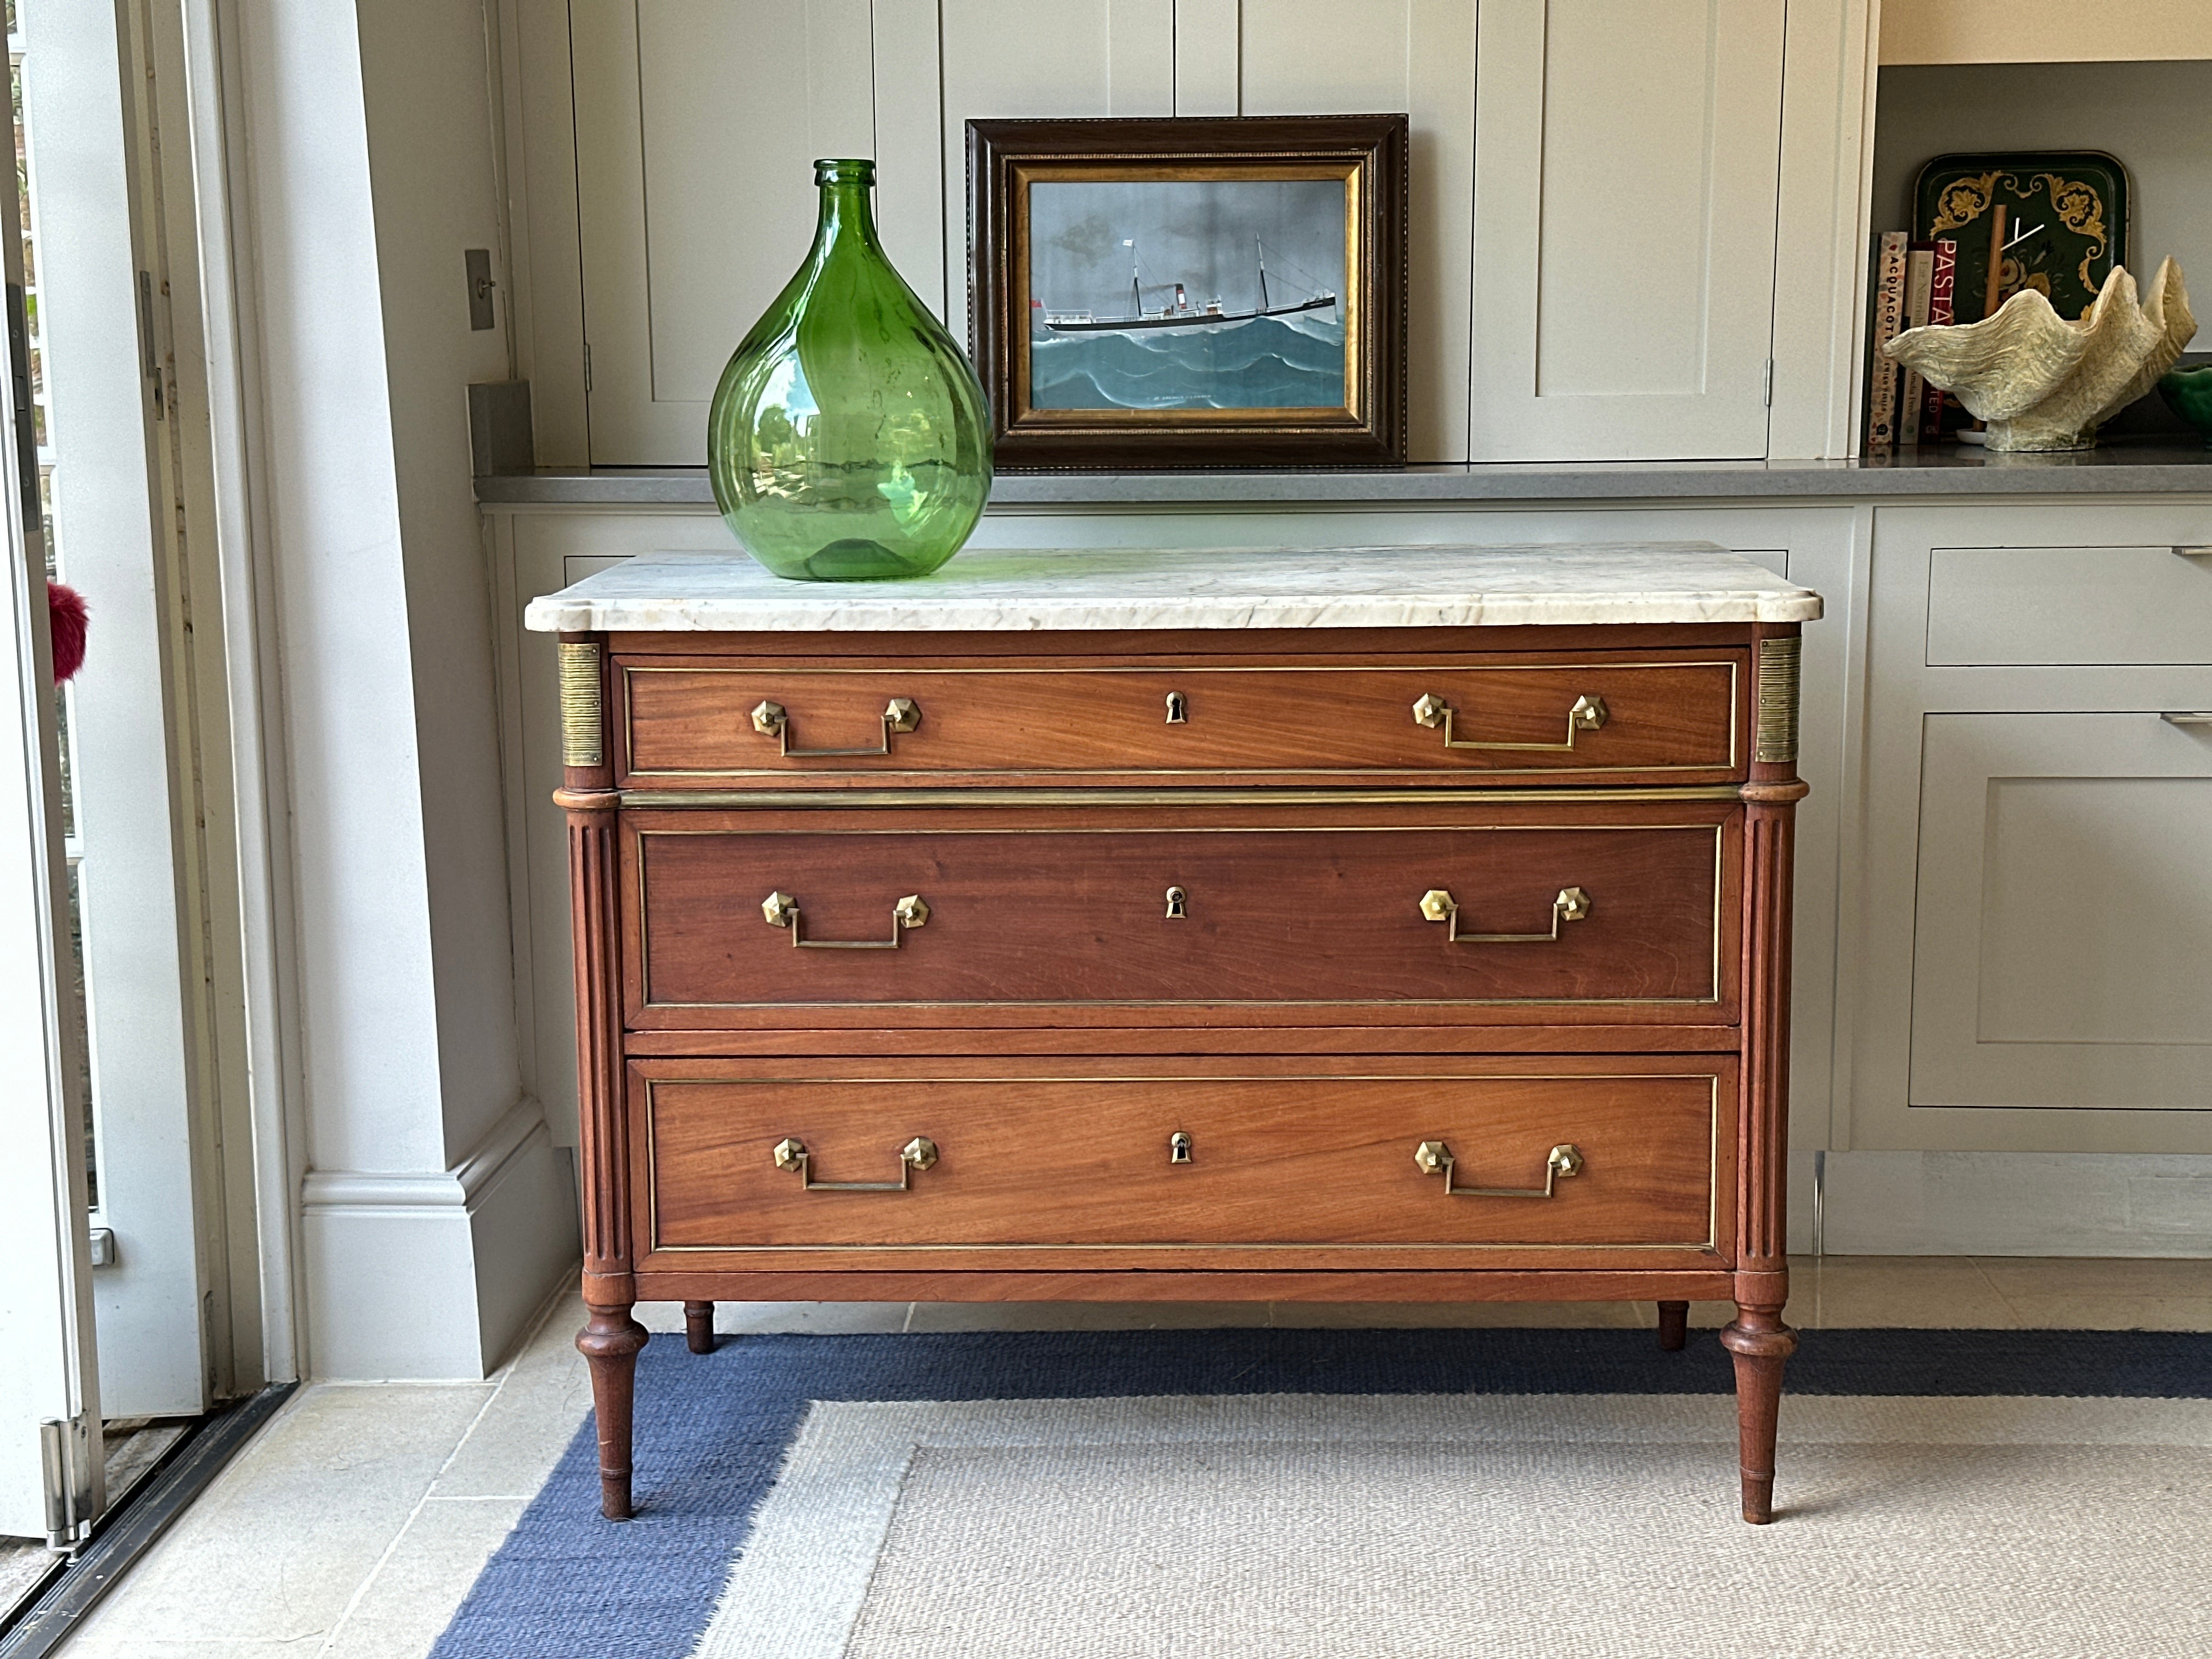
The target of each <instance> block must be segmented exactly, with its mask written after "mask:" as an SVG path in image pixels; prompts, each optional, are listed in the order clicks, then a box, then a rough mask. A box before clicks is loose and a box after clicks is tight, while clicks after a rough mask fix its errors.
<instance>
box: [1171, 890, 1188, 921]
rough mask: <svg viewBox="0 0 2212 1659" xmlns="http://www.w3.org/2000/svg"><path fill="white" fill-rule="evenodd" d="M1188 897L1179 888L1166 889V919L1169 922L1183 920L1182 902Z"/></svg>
mask: <svg viewBox="0 0 2212 1659" xmlns="http://www.w3.org/2000/svg"><path fill="white" fill-rule="evenodd" d="M1187 897H1188V894H1186V893H1185V892H1184V891H1183V890H1182V888H1180V887H1170V888H1169V889H1168V915H1167V919H1168V920H1169V921H1182V919H1183V908H1182V907H1183V901H1184V899H1186V898H1187Z"/></svg>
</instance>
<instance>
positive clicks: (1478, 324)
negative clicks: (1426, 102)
mask: <svg viewBox="0 0 2212 1659" xmlns="http://www.w3.org/2000/svg"><path fill="white" fill-rule="evenodd" d="M1783 10H1784V8H1783V3H1782V0H1713V3H1711V4H1710V5H1705V6H1652V5H1649V4H1646V3H1644V0H1484V3H1483V5H1482V7H1481V10H1480V17H1481V26H1480V27H1481V40H1480V58H1479V61H1480V64H1481V70H1480V78H1479V81H1478V85H1477V100H1476V107H1477V110H1478V112H1479V114H1478V118H1477V124H1476V128H1475V228H1474V395H1473V397H1472V398H1471V399H1470V401H1469V407H1470V409H1471V410H1473V416H1472V425H1471V439H1472V443H1473V453H1474V455H1475V457H1476V458H1477V459H1483V460H1529V461H1544V460H1566V459H1585V458H1596V457H1606V458H1613V459H1628V460H1651V459H1677V458H1682V457H1709V456H1744V457H1759V456H1764V455H1765V453H1767V449H1766V428H1767V420H1766V410H1767V378H1766V377H1767V368H1768V363H1769V362H1770V360H1771V356H1772V337H1771V332H1770V330H1769V328H1768V326H1767V323H1768V319H1770V318H1771V315H1772V313H1773V307H1774V246H1775V234H1776V229H1777V218H1776V214H1777V210H1778V192H1779V189H1780V182H1781V167H1782V57H1783Z"/></svg>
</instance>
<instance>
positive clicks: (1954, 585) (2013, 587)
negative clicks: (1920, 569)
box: [1928, 547, 2212, 668]
mask: <svg viewBox="0 0 2212 1659" xmlns="http://www.w3.org/2000/svg"><path fill="white" fill-rule="evenodd" d="M2206 662H2212V547H1938V548H1936V549H1934V550H1931V551H1930V552H1929V556H1928V664H1929V666H1930V667H1932V668H1950V667H1964V668H1981V667H1990V668H1996V667H2015V666H2018V667H2046V666H2048V667H2063V666H2068V665H2100V666H2101V665H2106V664H2116V665H2117V664H2126V665H2156V664H2162V663H2188V664H2196V663H2206Z"/></svg>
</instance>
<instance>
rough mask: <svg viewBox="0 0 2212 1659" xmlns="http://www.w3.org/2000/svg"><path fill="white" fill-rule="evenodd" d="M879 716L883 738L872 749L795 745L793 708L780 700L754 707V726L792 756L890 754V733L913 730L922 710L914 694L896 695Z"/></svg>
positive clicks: (805, 758)
mask: <svg viewBox="0 0 2212 1659" xmlns="http://www.w3.org/2000/svg"><path fill="white" fill-rule="evenodd" d="M880 718H881V719H882V720H883V723H884V735H883V740H882V741H881V742H880V743H878V744H877V745H876V746H875V747H874V748H873V749H793V747H792V746H791V711H790V710H789V709H787V708H785V707H784V706H783V705H782V704H781V703H780V702H763V703H760V704H758V705H757V706H756V707H755V708H754V709H753V730H754V731H756V732H759V733H760V734H761V735H762V736H763V737H764V738H775V752H776V753H777V754H779V755H781V756H783V757H785V758H787V759H789V760H813V759H815V758H817V757H820V756H823V755H888V754H890V752H891V734H892V733H893V732H911V731H913V730H914V728H915V726H920V725H921V708H918V707H917V706H916V705H915V701H914V699H913V698H912V697H893V698H892V699H891V700H890V702H889V703H888V704H887V705H886V706H885V707H884V712H883V714H882V715H881V716H880Z"/></svg>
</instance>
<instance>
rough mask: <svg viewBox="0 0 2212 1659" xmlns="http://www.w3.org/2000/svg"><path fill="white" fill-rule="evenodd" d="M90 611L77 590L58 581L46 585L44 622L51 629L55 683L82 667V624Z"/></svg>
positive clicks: (83, 625) (59, 682) (83, 629)
mask: <svg viewBox="0 0 2212 1659" xmlns="http://www.w3.org/2000/svg"><path fill="white" fill-rule="evenodd" d="M91 614H92V613H91V611H90V610H89V609H88V607H87V605H85V602H84V595H83V594H82V593H80V592H77V591H76V589H75V588H74V587H64V586H63V585H62V584H61V583H59V582H48V583H47V584H46V625H47V626H48V627H49V628H50V629H52V632H53V639H54V684H57V685H59V684H61V683H62V682H63V681H64V680H65V679H67V678H70V676H71V675H72V674H74V673H76V671H77V670H78V669H80V668H82V667H83V666H84V632H85V623H86V620H87V618H88V617H90V615H91Z"/></svg>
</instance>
